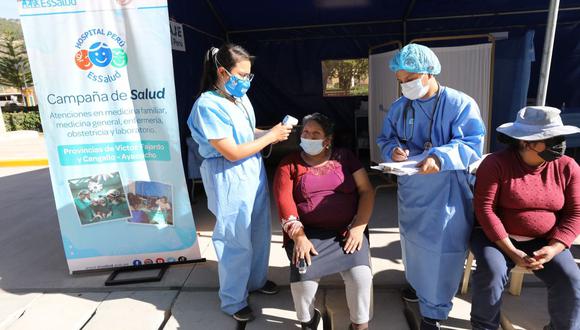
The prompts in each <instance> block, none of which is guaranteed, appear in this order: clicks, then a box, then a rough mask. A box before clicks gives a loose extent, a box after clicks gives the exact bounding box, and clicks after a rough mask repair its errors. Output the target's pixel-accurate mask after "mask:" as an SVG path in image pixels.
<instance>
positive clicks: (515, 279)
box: [461, 251, 532, 296]
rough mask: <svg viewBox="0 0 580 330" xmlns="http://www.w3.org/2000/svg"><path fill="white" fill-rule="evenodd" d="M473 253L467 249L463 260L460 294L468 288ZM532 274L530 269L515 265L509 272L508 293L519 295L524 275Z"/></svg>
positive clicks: (464, 292)
mask: <svg viewBox="0 0 580 330" xmlns="http://www.w3.org/2000/svg"><path fill="white" fill-rule="evenodd" d="M473 258H474V256H473V253H471V251H469V254H468V256H467V259H466V261H465V270H464V271H463V279H462V280H461V294H466V293H467V291H468V290H469V278H470V277H471V268H472V266H473ZM525 274H532V271H531V270H527V269H525V268H523V267H520V266H515V267H514V268H512V270H511V272H510V287H509V290H508V291H509V293H510V294H511V295H514V296H519V295H520V294H521V293H522V285H523V283H524V275H525Z"/></svg>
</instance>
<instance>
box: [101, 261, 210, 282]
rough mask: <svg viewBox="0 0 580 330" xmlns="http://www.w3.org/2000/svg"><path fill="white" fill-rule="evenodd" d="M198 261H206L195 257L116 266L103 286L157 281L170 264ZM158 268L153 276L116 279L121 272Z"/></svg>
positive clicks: (161, 277)
mask: <svg viewBox="0 0 580 330" xmlns="http://www.w3.org/2000/svg"><path fill="white" fill-rule="evenodd" d="M199 262H206V259H205V258H201V259H195V260H188V261H183V262H172V263H160V264H151V265H139V266H127V267H120V268H116V269H115V270H114V271H113V272H112V273H111V275H109V277H108V278H107V280H106V281H105V286H113V285H124V284H136V283H146V282H159V281H161V279H163V275H165V272H166V271H167V269H168V268H169V266H172V265H182V264H190V263H199ZM156 269H157V270H159V272H158V273H157V274H156V275H153V276H144V277H135V278H128V279H116V278H117V276H119V275H120V274H122V273H132V272H138V271H147V270H156Z"/></svg>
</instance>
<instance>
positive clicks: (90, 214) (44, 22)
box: [18, 0, 200, 272]
mask: <svg viewBox="0 0 580 330" xmlns="http://www.w3.org/2000/svg"><path fill="white" fill-rule="evenodd" d="M18 5H19V10H20V18H21V22H22V27H23V30H24V37H25V41H26V48H27V52H28V56H29V60H30V65H31V69H32V74H33V78H34V83H35V88H36V94H37V96H38V104H39V108H40V114H41V118H42V126H43V130H44V132H45V140H46V144H47V149H48V157H49V165H50V166H49V168H50V176H51V180H52V186H53V191H54V198H55V202H56V208H57V211H58V218H59V224H60V230H61V234H62V239H63V245H64V250H65V255H66V258H67V262H68V266H69V270H70V271H71V272H73V271H83V270H92V269H101V268H115V267H120V266H127V265H141V264H149V263H165V262H174V261H183V260H191V259H198V258H200V252H199V246H198V242H197V235H196V229H195V225H194V221H193V216H192V213H191V205H190V203H189V198H188V194H187V188H186V184H185V177H184V173H183V167H182V162H181V154H180V143H179V130H178V123H177V107H176V101H175V86H174V81H173V64H172V57H171V38H170V30H169V17H168V12H167V2H166V0H116V1H114V0H54V1H53V0H50V1H47V0H21V1H19V2H18ZM55 225H56V224H55Z"/></svg>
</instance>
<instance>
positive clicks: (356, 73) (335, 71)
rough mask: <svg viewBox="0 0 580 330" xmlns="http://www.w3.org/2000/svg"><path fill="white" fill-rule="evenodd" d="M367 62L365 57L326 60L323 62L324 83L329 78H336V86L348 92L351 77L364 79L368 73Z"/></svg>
mask: <svg viewBox="0 0 580 330" xmlns="http://www.w3.org/2000/svg"><path fill="white" fill-rule="evenodd" d="M368 69H369V62H368V60H367V59H366V58H361V59H355V60H327V61H324V62H323V68H322V76H323V79H324V82H325V84H326V83H328V79H329V78H338V87H339V89H340V90H341V91H344V92H345V94H348V92H349V91H350V89H351V87H352V80H353V78H354V79H355V80H356V81H361V80H364V79H365V78H366V77H367V75H368Z"/></svg>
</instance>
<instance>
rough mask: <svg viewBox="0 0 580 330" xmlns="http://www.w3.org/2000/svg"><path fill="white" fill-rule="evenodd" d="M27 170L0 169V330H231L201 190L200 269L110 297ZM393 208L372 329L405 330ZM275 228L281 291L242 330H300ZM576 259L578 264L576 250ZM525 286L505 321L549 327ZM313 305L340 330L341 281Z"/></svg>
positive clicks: (458, 303)
mask: <svg viewBox="0 0 580 330" xmlns="http://www.w3.org/2000/svg"><path fill="white" fill-rule="evenodd" d="M7 149H9V147H8V146H6V145H5V144H2V145H0V155H1V154H5V153H6V152H9V151H10V150H7ZM0 159H1V158H0ZM29 170H30V169H28V168H6V167H3V168H2V167H0V207H1V211H0V228H2V230H0V246H2V247H3V248H2V249H0V329H8V328H10V329H59V330H61V329H107V330H108V329H180V330H182V329H235V328H236V327H237V325H236V323H235V322H234V321H233V320H232V319H231V318H230V317H227V316H226V315H224V314H222V313H221V312H220V311H219V308H218V305H219V302H218V299H217V293H216V292H217V286H218V283H217V263H216V258H215V253H214V250H213V247H212V246H211V238H210V237H211V229H212V227H213V223H214V220H213V217H211V216H210V214H209V212H208V210H207V208H206V204H205V199H204V197H203V196H202V194H199V192H200V191H199V190H197V192H198V195H197V196H196V202H195V204H194V205H193V210H194V217H195V220H196V224H197V227H198V230H199V235H200V236H199V239H200V247H201V250H202V255H203V257H205V258H207V259H208V261H207V262H206V263H203V264H196V265H180V266H173V267H171V268H170V269H169V270H168V272H167V274H166V275H165V277H164V278H163V280H162V281H161V282H157V283H146V284H134V285H126V286H119V287H113V288H112V287H105V286H104V281H105V279H106V278H107V276H108V275H109V273H108V272H100V273H91V274H83V275H75V276H70V275H69V274H68V270H67V268H66V263H65V259H64V253H63V249H62V243H61V239H60V232H59V228H58V221H57V218H56V210H55V208H54V200H53V196H52V188H51V185H50V178H49V174H48V169H47V168H40V169H34V170H31V171H29ZM373 182H374V183H375V184H379V183H381V179H380V178H379V177H378V176H376V177H374V178H373ZM395 198H396V191H395V189H394V188H386V189H381V190H379V193H378V195H377V202H376V207H375V212H374V215H373V219H372V222H371V226H370V227H371V253H372V256H373V258H372V264H373V272H374V274H375V277H374V320H373V322H372V323H371V328H372V329H394V330H398V329H401V330H403V329H410V328H411V329H412V326H413V323H411V325H410V326H409V324H408V323H407V321H406V319H405V316H404V315H405V314H404V312H403V311H404V308H405V305H404V304H403V303H402V301H401V299H400V294H399V290H400V288H401V287H402V285H403V284H404V273H403V266H402V264H401V251H400V243H399V236H398V228H397V226H396V200H395ZM272 210H275V207H274V206H272ZM274 219H275V218H274ZM273 228H274V233H273V237H272V246H271V251H272V253H271V257H270V266H271V267H270V278H271V279H273V280H275V281H276V282H278V283H279V284H280V285H281V286H282V291H281V292H280V294H278V295H276V296H264V295H257V294H253V295H252V296H251V297H250V303H251V304H252V306H253V307H254V309H255V311H256V312H257V313H258V314H259V316H258V319H257V320H256V321H254V322H252V323H249V324H248V325H247V327H246V329H296V328H297V327H298V324H297V322H296V319H295V317H296V316H295V313H294V311H293V306H292V300H291V296H290V292H289V289H288V261H287V258H286V256H285V253H284V252H283V249H282V248H281V232H280V227H279V225H278V224H277V223H274V224H273ZM574 253H575V255H576V256H580V251H579V249H578V248H577V247H575V250H574ZM525 281H526V283H525V285H524V289H523V293H522V296H520V297H513V296H510V295H509V294H507V293H506V294H505V302H504V305H503V311H504V313H505V314H506V315H507V317H508V318H509V319H510V320H511V321H512V322H513V323H514V324H515V325H516V328H521V329H530V330H532V329H541V328H542V326H543V325H544V324H545V323H546V322H547V320H548V317H547V313H546V308H545V302H546V294H545V289H544V288H542V287H541V284H540V283H538V282H537V280H535V279H534V277H533V276H530V275H526V278H525ZM317 304H318V305H319V308H320V309H321V310H323V311H324V313H325V315H326V316H327V318H326V322H325V325H326V326H327V327H328V328H330V326H332V328H334V329H346V328H347V326H348V309H347V307H346V300H345V298H344V289H343V285H342V280H341V279H340V277H339V276H333V277H329V278H326V279H324V280H323V282H322V285H321V288H320V290H319V293H318V298H317ZM454 304H455V305H454V308H453V311H452V313H451V317H450V319H449V320H448V321H447V322H446V323H445V327H444V328H446V329H469V328H470V327H469V322H468V319H469V309H470V304H469V295H467V296H461V295H458V296H457V297H456V299H455V302H454ZM413 308H415V309H416V307H413V306H410V309H411V310H412V309H413ZM411 314H412V313H411ZM321 329H322V327H321Z"/></svg>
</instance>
